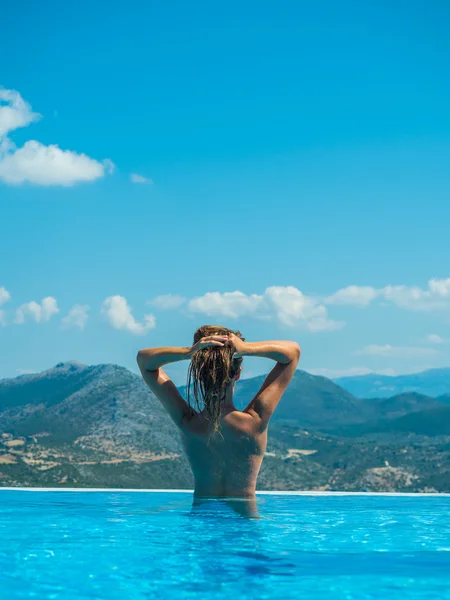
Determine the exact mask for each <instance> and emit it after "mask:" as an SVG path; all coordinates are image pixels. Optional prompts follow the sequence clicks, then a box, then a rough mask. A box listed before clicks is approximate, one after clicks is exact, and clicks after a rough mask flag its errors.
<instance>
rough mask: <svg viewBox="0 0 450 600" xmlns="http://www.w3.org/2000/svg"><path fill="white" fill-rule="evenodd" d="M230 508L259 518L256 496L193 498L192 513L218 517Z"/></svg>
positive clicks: (244, 514) (248, 516)
mask: <svg viewBox="0 0 450 600" xmlns="http://www.w3.org/2000/svg"><path fill="white" fill-rule="evenodd" d="M226 508H230V509H231V510H232V511H233V512H234V513H236V514H237V515H240V516H242V517H247V518H249V519H259V518H260V516H259V512H258V505H257V500H256V498H230V497H227V498H199V497H195V496H194V498H193V500H192V509H191V514H195V515H198V514H203V515H209V516H212V517H217V516H218V514H220V513H223V511H224V509H226Z"/></svg>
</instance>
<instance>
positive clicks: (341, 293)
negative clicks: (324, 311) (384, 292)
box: [325, 285, 380, 306]
mask: <svg viewBox="0 0 450 600" xmlns="http://www.w3.org/2000/svg"><path fill="white" fill-rule="evenodd" d="M379 293H380V292H379V291H377V290H376V289H375V288H373V287H370V286H358V285H349V286H348V287H345V288H342V289H340V290H338V291H337V292H335V293H334V294H332V295H331V296H328V298H325V303H326V304H342V305H347V306H367V305H368V304H370V303H371V302H372V300H373V299H374V298H376V297H377V296H378V295H379Z"/></svg>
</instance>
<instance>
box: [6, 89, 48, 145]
mask: <svg viewBox="0 0 450 600" xmlns="http://www.w3.org/2000/svg"><path fill="white" fill-rule="evenodd" d="M40 118H41V115H39V114H38V113H34V112H33V111H32V110H31V106H30V105H29V104H28V103H27V102H25V100H24V99H23V98H22V96H21V95H20V94H19V92H16V91H15V90H5V89H3V88H0V138H2V137H3V136H6V135H7V134H8V133H9V132H10V131H14V129H19V127H26V126H27V125H29V124H30V123H33V122H34V121H38V120H39V119H40Z"/></svg>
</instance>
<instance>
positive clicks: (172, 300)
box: [147, 294, 186, 310]
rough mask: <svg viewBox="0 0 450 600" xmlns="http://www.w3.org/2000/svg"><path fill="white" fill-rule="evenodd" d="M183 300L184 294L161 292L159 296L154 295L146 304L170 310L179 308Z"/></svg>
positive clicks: (184, 299)
mask: <svg viewBox="0 0 450 600" xmlns="http://www.w3.org/2000/svg"><path fill="white" fill-rule="evenodd" d="M185 302H186V298H185V297H184V296H179V295H178V294H163V295H161V296H156V298H153V300H149V301H148V302H147V304H151V305H153V306H156V308H159V309H160V310H171V309H174V308H179V307H180V306H181V305H182V304H184V303H185Z"/></svg>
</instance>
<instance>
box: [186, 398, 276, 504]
mask: <svg viewBox="0 0 450 600" xmlns="http://www.w3.org/2000/svg"><path fill="white" fill-rule="evenodd" d="M181 433H182V435H181V439H182V443H183V446H184V450H185V452H186V456H187V458H188V461H189V464H190V466H191V469H192V472H193V475H194V480H195V491H194V494H195V495H196V496H207V497H215V496H236V497H252V496H254V494H255V489H256V480H257V477H258V473H259V470H260V467H261V463H262V460H263V457H264V452H265V450H266V446H267V428H265V429H264V431H259V428H258V427H257V423H256V422H255V419H254V418H253V417H252V416H251V415H249V414H248V413H245V412H242V411H239V410H231V411H230V412H228V413H226V414H225V415H223V417H221V421H220V430H219V431H218V432H216V433H211V425H210V421H209V420H208V419H207V417H206V415H205V414H203V413H199V414H197V415H194V416H193V417H192V419H190V420H189V421H187V423H186V425H185V427H183V428H182V430H181Z"/></svg>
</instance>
